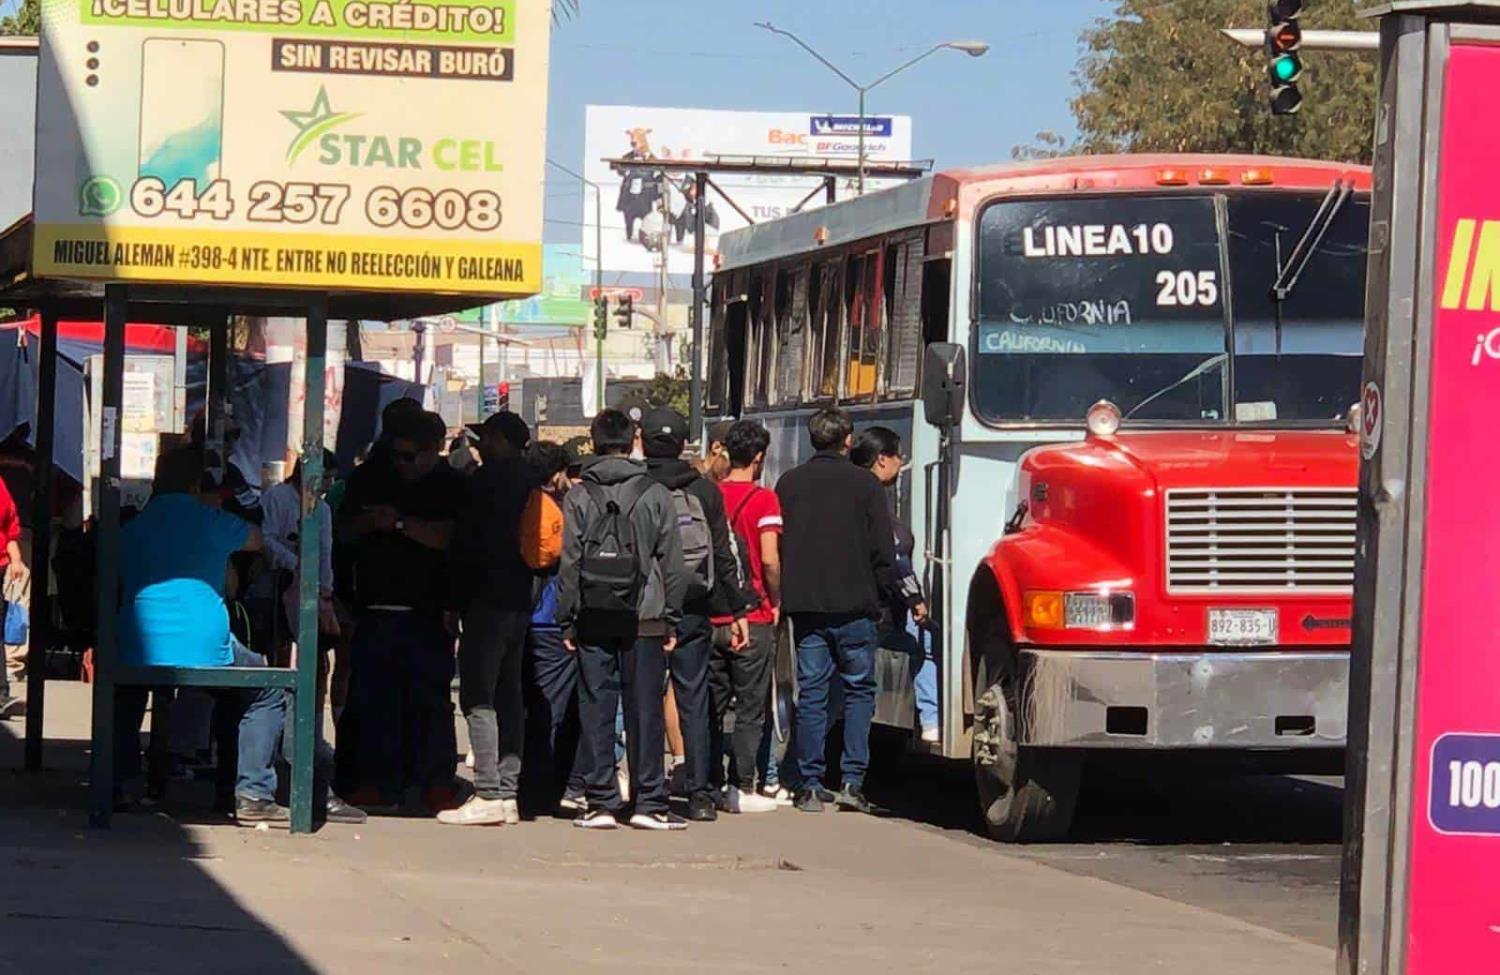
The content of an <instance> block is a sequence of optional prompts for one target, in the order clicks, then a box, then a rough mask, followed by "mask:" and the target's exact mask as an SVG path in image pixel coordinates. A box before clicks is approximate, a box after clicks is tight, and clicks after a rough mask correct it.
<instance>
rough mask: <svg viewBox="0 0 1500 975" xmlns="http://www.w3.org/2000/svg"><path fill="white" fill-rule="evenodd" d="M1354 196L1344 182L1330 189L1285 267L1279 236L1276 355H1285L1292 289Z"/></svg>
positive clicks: (1275, 288) (1275, 290)
mask: <svg viewBox="0 0 1500 975" xmlns="http://www.w3.org/2000/svg"><path fill="white" fill-rule="evenodd" d="M1353 195H1354V186H1353V184H1352V183H1347V182H1345V181H1344V180H1339V181H1338V182H1336V183H1334V184H1333V185H1332V186H1330V187H1329V188H1328V192H1327V193H1325V194H1323V199H1322V201H1321V202H1320V203H1319V204H1318V210H1317V212H1316V213H1314V214H1313V218H1312V220H1310V221H1308V224H1307V229H1305V230H1303V231H1302V236H1301V237H1299V238H1297V243H1296V245H1295V246H1294V247H1292V253H1291V254H1290V255H1289V256H1288V257H1287V259H1286V263H1285V264H1282V263H1281V253H1280V251H1281V235H1280V234H1277V235H1276V244H1277V247H1276V250H1277V254H1276V264H1277V267H1276V280H1275V281H1273V282H1271V302H1272V304H1273V306H1274V307H1275V310H1276V354H1277V355H1278V356H1279V355H1281V306H1282V304H1283V303H1285V301H1286V300H1287V298H1288V297H1290V296H1291V294H1292V289H1293V288H1295V287H1297V281H1298V280H1299V279H1300V278H1301V277H1302V272H1303V271H1305V270H1307V265H1308V264H1309V263H1310V262H1311V261H1312V256H1313V254H1315V253H1317V250H1318V247H1319V246H1320V245H1321V244H1322V243H1323V238H1324V237H1325V236H1326V235H1327V233H1328V228H1329V227H1331V226H1333V219H1334V217H1337V216H1338V215H1339V210H1340V209H1342V208H1343V206H1344V203H1345V202H1347V201H1348V199H1349V197H1351V196H1353Z"/></svg>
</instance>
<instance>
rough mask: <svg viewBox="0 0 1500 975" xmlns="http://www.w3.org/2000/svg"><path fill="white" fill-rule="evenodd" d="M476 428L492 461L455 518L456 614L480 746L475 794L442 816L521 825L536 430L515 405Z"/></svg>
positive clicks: (465, 691)
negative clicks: (529, 510) (526, 528)
mask: <svg viewBox="0 0 1500 975" xmlns="http://www.w3.org/2000/svg"><path fill="white" fill-rule="evenodd" d="M473 429H474V430H475V432H476V433H478V434H479V453H480V456H481V457H482V458H483V460H484V464H483V466H482V467H480V468H479V470H478V472H477V473H475V474H474V475H473V477H472V478H471V479H470V481H469V485H468V487H469V490H468V494H467V498H466V500H465V503H464V506H463V508H462V509H461V510H460V511H459V516H458V520H457V523H456V524H455V528H454V535H453V547H452V549H451V556H452V560H451V563H450V564H451V566H452V579H451V582H450V584H449V595H450V602H449V607H448V608H449V611H450V626H451V624H452V622H454V620H453V619H452V617H453V616H457V617H461V619H462V624H463V635H462V637H461V639H460V641H459V645H458V678H459V690H458V701H459V705H460V707H461V708H462V709H463V713H464V719H465V720H466V721H467V722H468V724H469V744H470V747H472V748H473V750H474V795H473V797H472V798H470V799H469V800H468V801H467V802H465V803H464V804H463V805H462V806H460V807H459V808H457V809H453V810H447V811H443V812H440V813H438V817H437V818H438V822H440V823H446V824H448V825H451V826H489V825H498V824H500V823H505V824H507V825H515V824H517V823H519V822H520V821H521V815H520V810H519V808H518V807H517V805H516V788H517V785H518V783H519V780H520V776H521V753H522V747H523V735H524V722H525V705H524V699H523V697H522V693H521V660H522V656H523V653H524V650H525V646H526V630H527V627H528V626H529V624H530V621H531V587H532V573H531V569H530V568H528V567H527V565H526V563H525V561H524V560H523V559H522V558H521V542H520V525H521V512H522V511H523V510H525V508H526V499H527V497H528V496H529V495H530V493H531V488H532V486H533V485H532V477H531V468H530V466H529V465H528V464H527V463H526V454H525V451H526V446H527V444H528V443H530V441H531V430H530V429H529V428H528V427H527V426H526V421H524V420H522V419H521V418H520V417H519V416H517V415H516V414H514V413H511V412H509V411H505V412H501V413H496V414H494V415H492V416H490V417H489V418H488V419H486V420H485V421H484V422H483V423H481V424H476V425H475V426H474V428H473Z"/></svg>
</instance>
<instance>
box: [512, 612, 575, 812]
mask: <svg viewBox="0 0 1500 975" xmlns="http://www.w3.org/2000/svg"><path fill="white" fill-rule="evenodd" d="M521 686H522V688H523V690H524V692H525V698H526V752H525V757H524V758H523V759H522V762H521V798H522V801H523V802H524V803H525V804H526V805H527V807H528V808H531V809H535V810H537V811H550V810H552V809H553V808H555V807H556V806H557V802H558V800H559V799H561V798H562V796H563V795H564V793H566V794H568V795H574V796H582V795H583V776H584V771H585V770H586V769H587V768H588V761H587V756H586V755H585V754H584V750H583V736H582V735H581V734H579V726H578V654H576V653H572V652H569V650H568V648H567V647H565V646H563V638H562V631H561V630H559V629H556V628H552V627H536V626H533V627H532V628H531V629H530V631H529V632H527V634H526V652H525V655H524V656H523V658H522V661H521Z"/></svg>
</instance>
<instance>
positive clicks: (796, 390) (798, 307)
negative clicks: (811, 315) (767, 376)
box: [773, 265, 808, 406]
mask: <svg viewBox="0 0 1500 975" xmlns="http://www.w3.org/2000/svg"><path fill="white" fill-rule="evenodd" d="M779 278H780V283H779V284H778V293H777V302H776V304H777V309H778V311H777V317H776V328H777V335H776V388H775V393H774V396H773V403H774V405H777V406H784V405H788V404H793V403H799V402H801V401H802V366H803V350H804V345H805V342H804V337H805V336H806V334H807V331H808V329H807V278H808V268H807V267H806V266H805V265H804V266H802V267H799V268H797V269H796V270H794V271H793V272H791V273H790V274H785V273H784V274H782V275H780V276H779ZM783 286H784V287H785V288H786V291H787V292H789V294H787V295H786V296H785V298H784V299H783V295H782V294H781V291H780V289H781V288H782V287H783Z"/></svg>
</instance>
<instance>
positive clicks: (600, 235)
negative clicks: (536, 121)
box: [547, 159, 606, 410]
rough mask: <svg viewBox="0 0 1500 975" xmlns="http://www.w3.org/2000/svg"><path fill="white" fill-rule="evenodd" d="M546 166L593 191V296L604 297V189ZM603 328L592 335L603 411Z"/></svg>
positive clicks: (556, 165) (564, 168)
mask: <svg viewBox="0 0 1500 975" xmlns="http://www.w3.org/2000/svg"><path fill="white" fill-rule="evenodd" d="M547 165H549V166H551V167H552V168H553V169H556V170H557V171H558V172H560V173H563V174H565V175H567V176H571V177H573V178H574V179H576V180H578V182H579V184H580V185H581V186H583V187H591V188H592V189H593V191H594V296H595V297H596V298H602V297H603V296H604V189H603V188H602V187H601V186H600V185H599V184H598V183H596V182H594V181H593V180H591V179H587V178H585V177H584V175H583V174H582V173H579V172H575V171H573V170H571V169H569V168H568V167H567V166H564V165H563V164H562V163H560V162H557V161H556V160H552V159H548V160H547ZM585 192H586V191H585ZM605 335H606V332H605V329H604V328H599V329H597V330H596V331H595V335H594V371H595V372H596V373H598V375H597V377H596V380H597V382H598V393H599V400H598V402H599V409H601V410H602V409H604V391H605V379H604V338H605Z"/></svg>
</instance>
